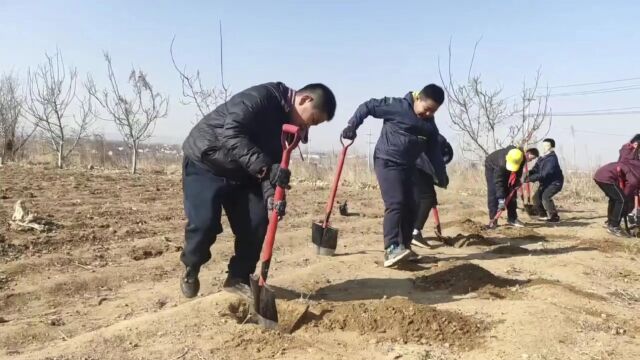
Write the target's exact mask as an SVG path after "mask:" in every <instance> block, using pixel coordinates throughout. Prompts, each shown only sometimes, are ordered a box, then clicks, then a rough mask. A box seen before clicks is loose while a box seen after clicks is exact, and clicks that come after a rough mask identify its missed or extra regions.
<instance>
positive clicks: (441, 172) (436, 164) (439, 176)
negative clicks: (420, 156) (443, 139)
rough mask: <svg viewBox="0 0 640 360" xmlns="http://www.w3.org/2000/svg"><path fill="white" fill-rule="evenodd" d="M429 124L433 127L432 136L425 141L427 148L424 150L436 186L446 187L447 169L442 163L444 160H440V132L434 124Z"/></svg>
mask: <svg viewBox="0 0 640 360" xmlns="http://www.w3.org/2000/svg"><path fill="white" fill-rule="evenodd" d="M431 124H432V126H433V129H432V134H433V135H431V139H427V148H426V150H425V153H426V155H427V157H428V158H429V162H430V163H431V166H432V167H433V175H434V177H435V179H436V182H437V183H438V184H442V185H443V186H447V185H448V184H447V185H445V183H446V181H447V167H446V165H445V163H444V159H443V158H442V148H441V146H440V141H439V139H438V138H439V135H440V132H439V131H438V127H437V126H436V124H435V122H431Z"/></svg>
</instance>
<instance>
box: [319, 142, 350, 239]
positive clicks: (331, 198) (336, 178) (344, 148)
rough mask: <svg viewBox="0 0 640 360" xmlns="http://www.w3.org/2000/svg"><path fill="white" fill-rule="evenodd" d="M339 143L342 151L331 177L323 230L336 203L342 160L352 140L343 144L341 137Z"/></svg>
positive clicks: (327, 224)
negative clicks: (334, 172) (333, 174)
mask: <svg viewBox="0 0 640 360" xmlns="http://www.w3.org/2000/svg"><path fill="white" fill-rule="evenodd" d="M340 143H341V144H342V150H341V151H340V156H339V157H338V166H337V167H336V174H335V176H334V177H333V184H332V185H331V193H330V194H329V200H328V201H327V206H326V208H325V216H324V221H323V223H322V227H323V228H325V229H326V228H327V226H329V218H330V217H331V212H332V211H333V204H334V203H335V201H336V194H337V193H338V185H339V184H340V177H341V175H342V168H343V167H344V160H345V159H346V157H347V149H348V148H349V146H351V144H353V140H351V142H349V143H347V144H345V143H344V142H343V140H342V137H341V138H340Z"/></svg>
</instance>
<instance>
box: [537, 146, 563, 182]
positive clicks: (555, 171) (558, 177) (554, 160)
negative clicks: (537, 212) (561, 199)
mask: <svg viewBox="0 0 640 360" xmlns="http://www.w3.org/2000/svg"><path fill="white" fill-rule="evenodd" d="M529 181H530V182H536V181H539V182H540V185H541V186H542V187H546V186H549V185H551V184H555V185H559V186H562V185H564V174H562V169H560V163H559V162H558V156H557V155H556V153H555V151H552V152H550V153H549V154H547V155H544V156H541V157H540V158H538V161H536V164H535V165H534V166H533V168H532V169H531V170H529Z"/></svg>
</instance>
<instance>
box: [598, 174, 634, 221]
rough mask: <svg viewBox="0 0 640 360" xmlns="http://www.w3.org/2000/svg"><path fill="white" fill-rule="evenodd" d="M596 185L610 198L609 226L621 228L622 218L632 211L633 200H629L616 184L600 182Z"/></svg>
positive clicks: (608, 210) (608, 208) (608, 209)
mask: <svg viewBox="0 0 640 360" xmlns="http://www.w3.org/2000/svg"><path fill="white" fill-rule="evenodd" d="M596 184H598V186H599V187H600V189H602V191H603V192H604V193H605V195H607V197H608V198H609V206H608V207H607V221H608V222H609V226H620V221H621V220H622V217H623V216H625V214H627V213H628V212H629V211H631V204H633V199H627V198H626V197H625V195H624V192H622V189H620V187H619V186H618V185H616V184H607V183H602V182H599V181H596Z"/></svg>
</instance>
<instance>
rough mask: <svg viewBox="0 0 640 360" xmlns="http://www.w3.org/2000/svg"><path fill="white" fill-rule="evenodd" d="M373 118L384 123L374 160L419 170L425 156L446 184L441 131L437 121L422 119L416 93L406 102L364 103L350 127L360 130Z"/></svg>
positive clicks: (403, 99)
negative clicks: (419, 161)
mask: <svg viewBox="0 0 640 360" xmlns="http://www.w3.org/2000/svg"><path fill="white" fill-rule="evenodd" d="M369 116H373V117H375V118H378V119H384V123H383V125H382V132H381V133H380V137H379V138H378V142H377V144H376V148H375V151H374V155H373V156H374V158H377V159H383V160H388V161H391V162H394V163H397V164H399V165H405V166H408V167H415V166H416V160H417V159H418V157H419V156H420V155H421V154H422V153H425V154H426V155H427V157H428V158H429V162H430V163H431V165H433V168H434V171H435V176H436V178H437V179H438V180H439V181H444V178H445V176H446V175H445V174H446V173H445V165H444V160H443V159H442V153H441V152H440V143H439V142H438V135H439V131H438V127H437V126H436V123H435V121H434V120H433V118H431V119H421V118H420V117H418V116H417V115H416V113H415V112H414V111H413V95H412V93H408V94H407V95H406V96H405V97H403V98H390V97H385V98H382V99H371V100H369V101H367V102H365V103H363V104H362V105H360V106H358V108H357V109H356V112H355V113H354V114H353V116H352V117H351V119H350V120H349V125H350V126H352V127H355V128H356V129H357V128H358V127H359V126H360V125H362V122H363V121H364V119H366V118H367V117H369Z"/></svg>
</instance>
